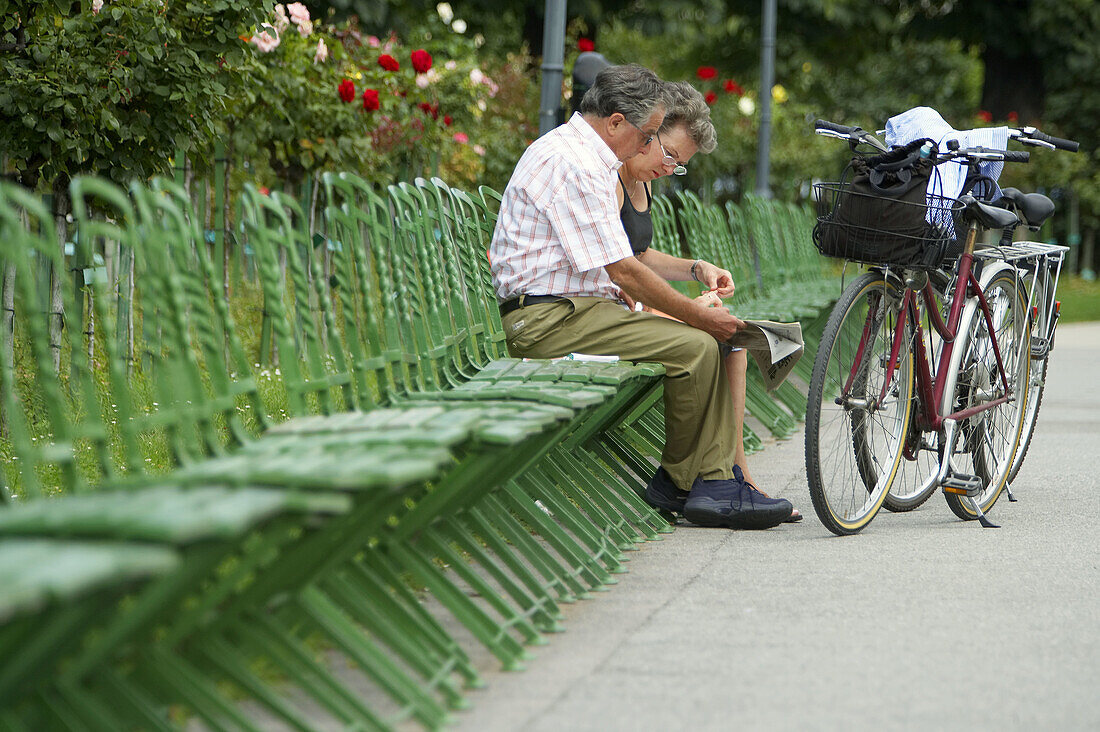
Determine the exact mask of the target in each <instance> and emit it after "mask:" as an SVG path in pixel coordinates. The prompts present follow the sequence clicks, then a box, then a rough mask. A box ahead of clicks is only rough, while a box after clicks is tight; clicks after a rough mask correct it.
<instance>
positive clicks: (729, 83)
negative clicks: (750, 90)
mask: <svg viewBox="0 0 1100 732" xmlns="http://www.w3.org/2000/svg"><path fill="white" fill-rule="evenodd" d="M722 88H723V89H725V90H726V94H736V95H737V96H739V97H740V96H743V95H744V94H745V90H744V89H742V88H741V85H740V84H738V83H737V82H736V81H734V80H733V79H726V83H725V84H723V85H722Z"/></svg>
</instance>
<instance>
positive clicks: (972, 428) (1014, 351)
mask: <svg viewBox="0 0 1100 732" xmlns="http://www.w3.org/2000/svg"><path fill="white" fill-rule="evenodd" d="M984 291H985V297H986V302H987V303H988V304H989V311H990V315H991V316H992V318H991V320H992V321H993V330H992V332H991V331H990V328H989V325H988V324H987V323H986V320H985V317H983V315H982V312H981V310H975V312H974V315H973V317H972V318H971V319H970V322H969V326H968V327H967V329H966V331H965V332H964V334H963V337H962V339H961V341H959V342H958V345H957V346H956V347H957V348H960V349H961V350H962V354H963V355H962V359H961V361H960V369H959V376H958V383H957V385H956V388H955V409H962V408H965V407H968V406H973V405H976V404H981V403H984V402H989V401H992V400H994V399H997V398H999V397H1002V396H1004V393H1005V392H1004V386H1003V384H1002V382H1001V374H1000V369H998V367H997V359H996V356H995V355H994V351H993V342H994V341H996V343H997V350H998V351H999V352H1000V354H1001V362H1002V363H1003V364H1004V369H1005V374H1006V375H1007V377H1008V387H1009V389H1010V390H1011V391H1012V399H1011V400H1009V401H1006V402H1004V403H1003V404H1000V405H998V406H996V407H993V408H992V409H988V410H986V411H984V412H980V413H978V414H976V415H974V416H973V417H970V418H969V419H966V420H963V421H962V422H960V423H959V432H960V438H959V443H958V445H957V446H956V451H957V454H956V455H954V456H953V457H952V462H953V465H954V467H955V469H956V471H960V472H964V473H967V472H968V473H972V474H973V475H976V476H978V477H979V478H980V479H981V481H982V486H983V487H982V490H981V492H980V493H979V494H978V495H977V496H974V497H973V500H974V502H975V503H977V504H978V506H980V507H981V509H982V512H983V513H984V512H988V511H989V510H990V509H991V508H992V507H993V504H995V503H996V502H997V499H998V498H999V497H1000V495H1001V493H1002V492H1003V490H1004V487H1005V484H1006V483H1007V482H1008V473H1009V470H1010V469H1011V467H1012V459H1013V457H1014V455H1015V454H1016V449H1017V447H1018V446H1019V443H1020V433H1021V432H1022V429H1023V422H1024V419H1023V418H1024V405H1025V404H1026V402H1027V391H1028V378H1029V374H1030V366H1031V355H1030V347H1031V343H1030V338H1029V337H1030V329H1029V319H1028V314H1027V299H1026V295H1025V293H1024V289H1023V288H1022V287H1021V286H1020V285H1019V282H1018V281H1017V279H1016V277H1015V275H1014V274H1013V273H1012V272H1007V271H1006V272H1001V273H1000V274H998V275H997V276H995V277H994V278H993V279H992V280H991V281H990V282H989V284H988V285H986V286H985V288H984ZM944 498H946V499H947V505H948V506H950V508H951V510H952V511H953V512H954V514H955V515H956V516H958V517H959V518H961V519H966V520H970V519H976V518H977V517H978V515H977V513H976V512H975V511H974V510H973V508H972V507H971V505H970V501H969V500H968V499H967V498H966V497H964V496H960V495H957V494H954V493H944Z"/></svg>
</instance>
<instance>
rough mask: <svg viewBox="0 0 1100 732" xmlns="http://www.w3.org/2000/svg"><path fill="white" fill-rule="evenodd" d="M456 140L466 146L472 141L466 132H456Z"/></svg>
mask: <svg viewBox="0 0 1100 732" xmlns="http://www.w3.org/2000/svg"><path fill="white" fill-rule="evenodd" d="M454 140H455V142H457V143H458V144H459V145H465V144H466V143H467V142H469V141H470V136H469V135H467V134H466V133H465V132H456V133H455V137H454Z"/></svg>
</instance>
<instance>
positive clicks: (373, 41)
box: [367, 36, 382, 48]
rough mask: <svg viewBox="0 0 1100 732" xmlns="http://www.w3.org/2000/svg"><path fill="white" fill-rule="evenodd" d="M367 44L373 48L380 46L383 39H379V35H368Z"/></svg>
mask: <svg viewBox="0 0 1100 732" xmlns="http://www.w3.org/2000/svg"><path fill="white" fill-rule="evenodd" d="M367 45H368V46H370V47H371V48H378V47H379V46H381V45H382V41H380V40H378V36H367Z"/></svg>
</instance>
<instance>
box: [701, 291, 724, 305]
mask: <svg viewBox="0 0 1100 732" xmlns="http://www.w3.org/2000/svg"><path fill="white" fill-rule="evenodd" d="M695 302H697V303H699V304H700V305H702V306H703V307H705V308H720V307H722V306H723V303H722V298H720V297H718V293H717V292H715V291H714V290H707V291H706V292H704V293H703V294H702V295H700V296H699V297H697V298H695Z"/></svg>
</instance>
